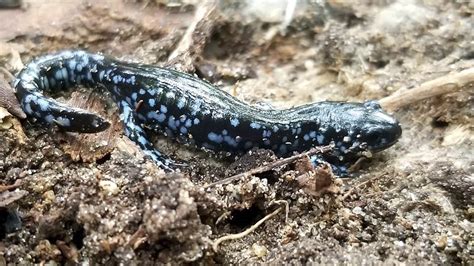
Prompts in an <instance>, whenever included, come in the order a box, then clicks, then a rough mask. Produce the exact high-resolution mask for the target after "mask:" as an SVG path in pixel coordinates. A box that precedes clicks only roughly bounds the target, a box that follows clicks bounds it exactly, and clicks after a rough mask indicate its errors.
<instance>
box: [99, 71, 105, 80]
mask: <svg viewBox="0 0 474 266" xmlns="http://www.w3.org/2000/svg"><path fill="white" fill-rule="evenodd" d="M104 74H105V73H104V71H100V72H99V80H100V81H102V80H103V79H104Z"/></svg>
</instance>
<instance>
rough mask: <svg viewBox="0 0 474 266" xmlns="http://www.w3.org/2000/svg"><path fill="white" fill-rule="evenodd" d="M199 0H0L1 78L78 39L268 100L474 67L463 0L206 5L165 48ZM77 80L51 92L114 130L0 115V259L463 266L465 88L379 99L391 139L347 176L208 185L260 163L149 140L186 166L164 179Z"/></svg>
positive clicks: (324, 96)
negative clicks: (394, 136)
mask: <svg viewBox="0 0 474 266" xmlns="http://www.w3.org/2000/svg"><path fill="white" fill-rule="evenodd" d="M1 2H2V1H0V3H1ZM7 2H10V1H7ZM94 2H97V3H94ZM200 2H201V1H185V0H183V1H179V0H178V1H166V0H161V1H158V0H156V1H153V0H149V1H138V0H135V1H134V0H127V1H124V0H104V1H90V2H87V1H81V0H69V1H41V0H26V1H24V3H23V4H22V6H21V8H14V9H0V67H2V69H4V70H7V71H8V72H10V73H12V74H13V75H14V74H16V73H17V72H18V70H19V69H21V67H22V66H23V64H26V63H27V62H28V61H29V60H31V59H32V58H34V57H35V56H39V55H42V54H46V53H49V52H53V51H59V50H64V49H78V48H80V49H86V50H89V51H93V52H102V53H104V54H107V55H111V56H113V57H116V58H120V59H123V60H128V61H133V62H140V63H147V64H154V65H160V66H170V67H176V68H178V69H182V70H186V71H190V72H194V73H196V74H197V75H199V76H200V77H202V78H206V79H207V80H209V81H211V82H212V83H214V84H216V85H217V86H219V87H220V88H222V89H223V90H226V91H228V92H230V93H232V94H234V95H236V96H237V97H239V98H240V99H243V100H245V101H247V102H249V103H260V104H262V103H261V102H262V101H263V102H264V103H267V104H271V105H274V106H277V107H291V106H294V105H298V104H303V103H308V102H311V101H321V100H347V101H364V100H368V99H382V98H384V97H386V96H389V95H392V94H394V93H397V91H402V90H409V89H411V88H414V87H416V86H417V85H419V84H421V83H423V82H425V81H428V80H431V79H434V78H437V77H441V76H444V75H447V74H449V73H456V72H459V71H462V70H464V69H468V68H472V67H474V37H473V36H474V34H473V28H474V19H473V16H474V4H473V3H472V2H471V1H441V0H433V1H422V0H420V1H416V0H398V1H332V0H331V1H329V0H328V1H309V0H308V1H303V0H300V1H297V5H296V9H295V12H294V13H293V14H291V12H290V11H289V10H291V2H292V1H290V5H289V4H288V1H286V0H281V1H279V0H274V1H269V0H266V1H247V2H245V1H232V0H222V1H220V2H219V4H218V6H217V9H216V10H214V12H213V13H212V17H210V19H209V20H207V21H206V19H204V20H203V21H200V23H198V24H197V27H196V29H195V30H196V31H197V34H195V35H192V38H191V43H192V45H190V46H187V49H189V50H191V52H187V50H184V51H185V52H184V53H178V56H176V57H173V56H172V55H173V53H174V52H176V50H179V49H178V47H180V45H181V44H183V39H185V38H183V36H186V31H187V29H189V27H190V25H192V22H193V21H195V18H196V16H195V15H194V14H195V13H198V12H197V11H199V10H200V9H199V8H200V6H198V5H197V3H200ZM207 4H209V3H207ZM285 14H286V16H285ZM200 30H202V32H199V31H200ZM196 36H198V37H196ZM184 47H185V48H186V45H185V46H184ZM170 57H172V58H170ZM3 72H5V71H3ZM3 72H0V73H3ZM4 78H5V79H6V80H8V78H9V77H8V75H5V77H4ZM8 81H9V80H8ZM77 91H79V93H76V92H75V93H72V95H67V96H63V97H62V98H59V99H60V100H63V101H68V103H71V104H72V105H76V106H77V105H79V106H80V105H81V104H82V105H85V106H86V107H88V108H92V109H94V110H99V111H101V113H102V114H104V115H105V116H106V117H108V119H110V120H111V121H113V123H114V127H112V128H111V129H110V130H109V131H108V132H106V133H102V135H100V134H99V135H98V136H86V137H84V136H80V135H78V134H70V133H65V132H61V131H59V130H57V129H55V128H44V127H42V126H40V125H37V124H35V123H32V122H31V121H26V120H17V119H16V118H14V117H12V116H11V115H9V114H8V113H7V112H6V111H5V109H0V119H1V121H2V122H1V126H0V129H1V130H0V158H1V160H0V265H8V264H30V263H41V264H47V265H56V264H62V263H68V264H72V263H77V262H86V263H87V262H89V263H94V264H95V263H109V264H115V263H124V264H129V263H133V264H144V263H146V264H152V263H153V264H154V263H171V264H178V263H179V264H182V263H193V264H197V263H199V264H244V263H245V264H246V263H252V264H253V263H255V264H260V263H272V264H283V263H292V264H300V263H308V262H315V263H320V264H365V265H373V264H455V265H458V264H461V265H474V237H473V236H474V226H473V222H474V206H473V205H474V198H473V196H472V195H473V193H474V175H473V170H474V169H473V165H474V164H473V162H474V155H473V153H472V149H473V141H474V134H473V129H474V123H473V122H474V121H473V113H474V108H473V103H474V102H473V86H472V84H471V86H467V87H466V88H465V89H463V90H461V91H459V92H456V93H451V94H446V95H443V96H438V97H432V98H430V99H428V100H424V101H419V102H416V103H412V104H409V105H407V106H405V107H403V108H399V109H398V110H396V111H395V112H394V116H395V117H397V118H398V119H399V120H400V122H401V124H402V127H403V135H402V137H401V139H400V141H399V142H398V143H397V144H396V145H395V146H393V147H391V148H390V149H388V150H386V151H383V152H381V153H378V154H375V155H374V156H373V158H371V159H367V160H365V161H363V162H362V163H361V164H360V165H359V167H358V168H359V169H357V170H356V171H355V172H354V174H353V175H354V177H352V178H342V179H340V178H339V179H332V176H331V175H330V173H328V172H327V171H325V170H324V169H312V168H311V167H310V166H309V165H308V164H307V160H305V159H304V158H303V159H301V160H299V161H297V162H296V163H291V164H288V165H282V166H279V167H277V168H275V169H273V170H270V171H264V172H261V173H256V174H252V175H246V176H245V177H243V178H240V179H238V180H234V181H233V182H229V183H226V184H213V185H211V186H209V184H211V183H214V182H217V181H219V180H223V179H224V178H226V177H229V176H232V175H234V174H239V173H242V172H245V171H248V170H250V169H254V168H255V167H258V166H262V165H265V164H267V163H272V162H275V160H277V158H276V157H275V156H274V155H272V154H271V152H268V151H265V150H257V151H252V152H251V153H249V154H246V155H244V156H242V157H241V158H222V156H217V155H210V154H207V153H204V152H202V151H196V150H193V149H191V148H187V147H182V145H179V144H176V143H173V142H169V141H168V142H167V141H165V140H163V139H161V138H158V139H157V140H156V145H157V146H159V147H160V148H161V149H162V150H164V151H165V152H166V153H168V154H170V155H171V156H172V157H173V158H180V159H182V160H184V161H188V162H189V164H190V167H189V169H188V170H185V171H183V173H174V174H165V173H164V172H163V171H161V170H160V169H158V168H157V167H156V166H155V165H154V164H153V163H152V162H151V161H149V160H146V159H144V158H143V156H142V154H141V153H140V151H139V150H138V148H136V147H135V146H134V144H132V143H131V142H130V141H129V140H127V139H126V138H125V137H122V135H121V124H120V122H118V120H117V114H116V113H114V110H112V111H108V110H104V106H106V105H105V104H104V100H103V99H102V98H103V97H101V95H102V94H103V93H102V92H101V91H100V90H99V91H96V92H92V93H91V92H89V91H88V90H85V89H78V90H77ZM71 97H72V98H73V100H71ZM74 99H75V100H74ZM81 99H82V100H81ZM18 121H21V124H19V122H18ZM328 176H329V177H328ZM324 177H326V179H325V178H324ZM321 180H322V181H321ZM328 180H329V184H324V182H325V181H326V182H327V181H328ZM267 215H270V216H268V217H267V219H266V220H265V222H264V223H261V224H260V223H258V222H259V221H260V220H261V219H262V218H264V217H266V216H267ZM254 225H255V226H254ZM252 226H254V227H255V229H254V230H253V231H251V232H250V233H248V234H247V235H244V236H240V237H235V239H231V240H227V241H223V240H222V239H221V240H222V242H221V240H218V239H219V238H221V237H224V236H227V235H231V234H237V233H240V232H243V231H245V230H247V229H249V228H252V229H253V227H252Z"/></svg>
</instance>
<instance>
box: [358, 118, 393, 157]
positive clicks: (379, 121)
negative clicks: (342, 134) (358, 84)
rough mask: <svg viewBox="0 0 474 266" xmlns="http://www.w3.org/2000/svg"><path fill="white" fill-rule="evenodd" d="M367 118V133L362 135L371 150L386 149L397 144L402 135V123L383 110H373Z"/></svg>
mask: <svg viewBox="0 0 474 266" xmlns="http://www.w3.org/2000/svg"><path fill="white" fill-rule="evenodd" d="M367 118H368V121H367V122H366V126H365V130H364V132H365V134H362V136H361V137H362V141H364V142H366V143H367V148H368V149H369V150H370V151H373V152H377V151H381V150H384V149H386V148H388V147H390V146H392V145H393V144H395V143H396V142H397V140H398V139H399V138H400V136H401V135H402V128H401V126H400V123H399V122H398V121H397V120H396V119H395V118H393V117H392V116H390V115H388V114H386V113H385V112H383V111H382V110H375V111H373V112H372V113H371V114H370V116H368V117H367Z"/></svg>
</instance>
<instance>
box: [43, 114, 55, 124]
mask: <svg viewBox="0 0 474 266" xmlns="http://www.w3.org/2000/svg"><path fill="white" fill-rule="evenodd" d="M44 120H45V121H46V122H47V123H49V124H51V123H53V120H54V116H53V115H47V116H46V117H45V118H44Z"/></svg>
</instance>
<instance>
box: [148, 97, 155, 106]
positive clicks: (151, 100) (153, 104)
mask: <svg viewBox="0 0 474 266" xmlns="http://www.w3.org/2000/svg"><path fill="white" fill-rule="evenodd" d="M155 103H156V101H155V99H150V100H148V104H149V105H150V107H155Z"/></svg>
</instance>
